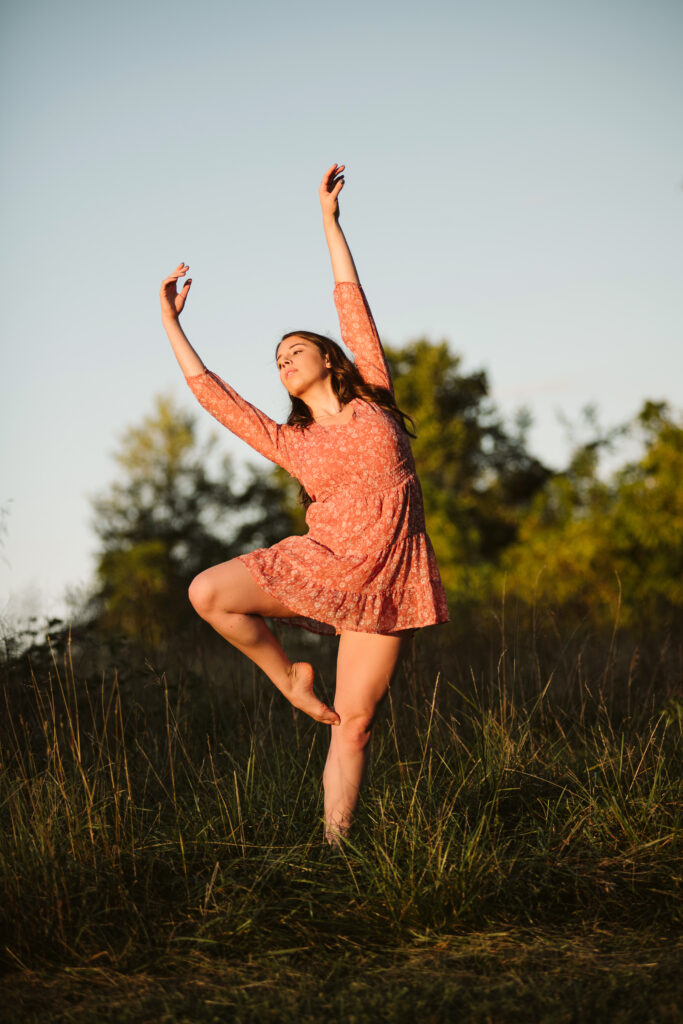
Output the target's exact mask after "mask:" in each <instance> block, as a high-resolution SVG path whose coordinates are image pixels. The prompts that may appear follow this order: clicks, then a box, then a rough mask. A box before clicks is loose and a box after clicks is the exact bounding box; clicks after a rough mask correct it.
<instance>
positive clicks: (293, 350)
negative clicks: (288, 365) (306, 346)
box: [278, 348, 301, 370]
mask: <svg viewBox="0 0 683 1024" xmlns="http://www.w3.org/2000/svg"><path fill="white" fill-rule="evenodd" d="M297 352H301V349H300V348H295V349H292V351H291V352H290V355H292V356H293V355H295V354H296V353H297ZM284 365H285V364H284V363H280V364H279V365H278V369H279V370H281V369H282V367H283V366H284Z"/></svg>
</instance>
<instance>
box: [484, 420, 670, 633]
mask: <svg viewBox="0 0 683 1024" xmlns="http://www.w3.org/2000/svg"><path fill="white" fill-rule="evenodd" d="M619 435H623V436H624V437H629V438H631V439H634V438H638V439H639V440H640V442H641V444H642V454H641V456H640V457H639V458H637V459H636V460H634V461H632V462H630V463H628V464H627V465H626V466H624V467H622V468H621V469H619V470H617V471H616V472H614V473H613V474H612V475H611V477H610V478H609V479H607V480H604V479H602V478H601V477H600V475H599V473H598V456H599V453H600V451H601V450H602V448H604V447H606V446H608V445H609V444H610V443H612V442H613V440H614V438H615V436H619ZM682 538H683V426H682V425H681V424H680V423H677V422H676V421H675V419H674V417H673V415H672V413H671V411H670V409H669V407H668V406H667V405H666V403H654V402H646V403H645V404H644V405H643V408H642V409H641V411H640V413H639V414H638V415H637V416H636V417H635V418H634V419H633V420H632V421H631V423H629V424H627V425H626V426H625V427H620V428H617V430H615V431H613V432H612V433H611V435H609V436H607V435H603V436H599V437H597V438H596V439H594V440H593V441H591V442H589V443H587V444H583V445H581V446H579V447H577V448H576V450H575V452H574V454H573V456H572V459H571V461H570V465H569V467H568V468H567V470H566V471H565V472H563V473H559V474H557V475H556V476H555V477H554V479H552V480H551V481H549V482H548V484H547V485H546V486H545V488H544V489H543V490H542V491H541V492H539V493H538V494H537V495H536V497H535V499H534V501H533V503H532V505H531V507H530V509H529V512H528V513H527V515H526V516H525V517H524V519H523V521H522V523H521V525H520V530H519V535H518V540H517V543H516V544H514V545H513V546H511V547H510V548H509V549H508V551H507V552H506V554H505V556H504V559H503V562H502V567H503V569H504V570H505V571H506V572H507V574H508V577H509V579H508V587H509V589H510V590H513V591H514V592H515V593H517V594H518V595H519V596H521V597H522V598H523V599H524V600H525V601H526V602H527V603H532V602H534V601H541V602H543V603H544V604H549V605H551V606H554V607H556V608H558V609H560V610H561V611H562V614H563V616H564V618H565V621H566V620H567V617H568V616H572V617H574V618H586V617H587V618H589V619H590V620H591V621H593V622H594V623H596V624H601V625H604V626H608V625H610V624H611V623H613V622H615V621H616V617H617V615H619V621H620V622H621V624H622V625H624V626H627V627H629V628H630V629H632V630H634V631H636V632H647V631H648V630H653V629H654V630H656V631H657V632H658V633H660V632H661V628H662V626H665V625H666V624H670V623H672V622H673V621H674V620H675V618H676V617H677V616H679V615H680V613H681V610H683V582H682V581H683V540H682Z"/></svg>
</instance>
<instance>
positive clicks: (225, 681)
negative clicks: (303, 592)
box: [0, 625, 683, 1024]
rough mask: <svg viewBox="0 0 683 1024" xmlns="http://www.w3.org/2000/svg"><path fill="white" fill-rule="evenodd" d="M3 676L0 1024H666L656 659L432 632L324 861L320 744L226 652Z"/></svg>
mask: <svg viewBox="0 0 683 1024" xmlns="http://www.w3.org/2000/svg"><path fill="white" fill-rule="evenodd" d="M284 635H285V639H286V644H287V646H288V649H290V651H291V653H292V656H293V657H297V658H300V657H311V656H312V657H313V659H314V660H315V661H316V664H317V665H318V667H319V676H318V679H319V688H320V692H321V694H322V695H323V696H325V697H327V698H330V697H331V689H332V681H333V672H334V660H333V647H332V646H331V642H330V641H323V642H321V641H319V640H318V639H317V638H316V639H315V640H314V639H312V638H307V637H296V638H292V635H291V633H290V634H287V633H285V634H284ZM539 635H540V631H539ZM520 636H522V637H523V638H526V639H525V642H522V640H520ZM326 643H327V644H330V645H329V646H325V644H326ZM541 646H543V650H541V649H540V648H541ZM3 671H4V676H3V690H4V700H3V702H4V703H6V708H4V709H3V716H2V717H3V722H2V782H1V791H0V805H1V807H2V811H1V813H2V819H1V822H0V824H1V827H2V828H1V837H0V873H1V875H2V882H1V885H2V888H1V890H0V892H1V897H0V898H1V909H0V914H1V920H0V928H1V931H2V936H1V938H2V942H1V943H0V945H1V947H2V961H3V967H4V971H5V974H4V977H3V982H2V990H3V993H4V995H5V998H4V999H3V1000H2V1004H1V1005H0V1021H15V1020H16V1021H22V1024H23V1022H26V1024H29V1022H36V1024H37V1022H39V1021H40V1022H44V1021H64V1022H85V1021H88V1022H91V1021H112V1022H114V1021H116V1022H119V1021H120V1022H124V1021H125V1022H133V1021H169V1022H170V1021H178V1022H180V1021H202V1022H204V1021H206V1022H209V1021H244V1022H247V1021H254V1022H256V1021H259V1022H261V1021H273V1022H292V1024H294V1022H308V1021H314V1020H315V1021H318V1020H321V1019H328V1020H340V1021H349V1022H354V1021H355V1022H359V1024H360V1022H365V1021H368V1022H370V1021H373V1022H374V1021H396V1022H398V1021H411V1022H412V1021H413V1020H419V1021H421V1022H423V1021H424V1022H431V1021H435V1022H436V1021H460V1020H462V1021H474V1022H479V1021H481V1022H482V1024H483V1022H492V1024H497V1022H501V1021H520V1022H521V1021H544V1022H545V1021H547V1022H549V1024H550V1022H553V1024H555V1022H565V1021H566V1022H570V1021H591V1022H599V1021H605V1022H610V1024H614V1022H617V1024H618V1022H621V1021H644V1022H645V1021H662V1022H669V1021H670V1022H672V1024H673V1022H674V1021H677V1020H679V1019H680V1017H679V1010H678V1005H679V1003H680V983H679V981H678V977H679V974H680V967H681V955H680V954H681V944H680V903H679V900H680V881H681V860H680V806H681V803H680V795H681V793H680V780H681V729H682V725H683V701H682V700H681V694H680V651H679V652H677V651H676V650H675V649H673V647H672V645H671V644H669V645H668V646H666V645H664V646H663V647H662V648H661V649H659V650H658V651H657V652H655V653H654V654H653V653H650V654H649V655H647V656H646V655H645V654H644V653H643V652H637V651H636V652H634V651H633V650H630V649H629V648H628V645H622V647H620V645H619V643H618V642H616V641H614V640H613V642H612V643H611V644H609V645H608V646H605V644H604V642H603V641H601V640H600V639H599V638H594V637H591V635H590V633H589V632H584V633H580V632H579V633H577V634H574V635H573V636H571V637H570V638H569V639H562V638H560V637H558V636H556V635H553V632H552V630H548V631H547V636H546V639H545V640H544V642H543V645H541V644H540V642H539V639H538V636H537V635H534V636H533V637H527V636H526V633H524V634H522V633H518V634H517V635H515V636H514V637H513V640H512V641H508V640H507V638H506V637H505V636H504V635H495V636H488V635H484V634H482V635H481V636H479V637H477V636H470V637H469V638H468V643H467V645H464V644H463V641H462V638H458V637H456V636H455V633H454V631H453V630H452V629H451V627H450V625H449V627H439V628H438V629H436V630H431V629H428V630H423V631H421V633H419V634H418V635H417V636H416V638H415V640H414V641H413V642H412V644H411V645H410V647H409V648H408V649H407V650H406V653H405V655H404V658H403V660H402V662H401V665H400V667H399V670H398V673H397V676H396V679H395V681H394V683H393V685H392V689H391V693H390V696H389V698H388V699H387V701H386V703H385V705H384V707H383V709H382V713H381V716H380V719H379V721H378V723H377V726H376V733H375V735H374V737H373V748H372V756H371V763H370V767H369V772H368V777H367V781H366V787H365V790H364V798H363V802H362V805H361V808H360V813H359V817H358V820H357V825H356V828H355V831H354V833H353V837H352V839H351V840H350V841H349V842H347V843H345V844H344V846H343V848H342V849H341V850H338V851H336V850H331V849H329V848H328V847H327V846H326V845H325V844H324V842H323V830H322V824H321V817H322V793H321V786H320V777H321V772H322V764H323V761H324V756H325V746H326V739H327V732H326V729H325V728H324V727H320V726H317V725H316V724H315V723H313V722H311V721H310V720H308V719H306V718H304V716H302V715H301V714H299V713H297V712H293V711H292V709H291V708H290V707H289V706H288V705H287V704H286V703H285V701H284V700H283V698H282V697H281V696H280V695H279V694H278V693H277V692H276V691H275V690H274V688H272V687H271V686H270V684H269V683H268V681H267V680H266V679H265V677H264V676H262V674H261V673H260V672H258V671H257V670H255V669H254V668H253V666H252V665H251V663H249V662H248V661H247V660H246V659H244V658H242V657H241V656H240V655H238V654H236V652H234V651H232V649H230V648H229V646H228V645H225V644H222V643H221V642H220V641H219V639H218V638H215V642H214V641H212V640H211V638H210V637H209V636H208V634H207V635H203V636H202V640H201V643H197V644H196V645H195V646H194V647H193V648H192V650H189V649H188V647H187V645H186V646H185V647H184V648H179V649H178V650H175V651H172V650H170V649H169V650H168V651H166V652H164V653H161V654H160V653H158V652H157V653H156V654H155V655H153V656H149V657H145V656H143V655H137V656H136V655H134V654H133V653H132V652H131V651H125V650H123V649H118V650H107V649H105V646H104V645H103V644H102V643H101V642H99V641H98V640H97V639H96V638H90V640H88V638H87V636H85V637H80V638H79V639H78V640H77V641H74V640H69V639H67V638H61V639H58V640H57V641H54V642H53V643H52V644H51V645H50V649H49V651H47V652H46V651H45V650H41V649H38V648H35V649H34V650H32V651H30V652H28V654H27V655H24V656H23V657H21V658H17V659H14V660H13V661H10V662H8V663H7V664H6V665H5V668H4V670H3Z"/></svg>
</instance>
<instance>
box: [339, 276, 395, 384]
mask: <svg viewBox="0 0 683 1024" xmlns="http://www.w3.org/2000/svg"><path fill="white" fill-rule="evenodd" d="M334 304H335V306H336V307H337V315H338V316H339V330H340V331H341V336H342V341H343V342H344V344H345V345H346V346H347V348H349V349H350V350H351V351H352V352H353V355H354V359H355V362H356V366H357V367H358V371H359V373H360V375H361V377H362V378H363V380H364V381H366V383H368V384H378V385H379V386H380V387H383V388H389V390H390V391H391V393H392V395H393V394H394V386H393V383H392V380H391V373H390V371H389V364H388V363H387V360H386V356H385V355H384V350H383V348H382V344H381V342H380V340H379V335H378V333H377V328H376V327H375V321H374V320H373V318H372V313H371V312H370V307H369V306H368V302H367V299H366V298H365V294H364V292H363V289H362V288H361V286H360V285H359V284H356V283H355V282H354V281H340V282H339V283H338V284H336V285H335V289H334Z"/></svg>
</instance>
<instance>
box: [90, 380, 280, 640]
mask: <svg viewBox="0 0 683 1024" xmlns="http://www.w3.org/2000/svg"><path fill="white" fill-rule="evenodd" d="M195 424H196V418H195V416H194V415H192V414H189V413H187V412H184V411H183V410H182V409H181V408H177V407H176V406H175V405H174V403H173V401H172V399H169V398H166V397H163V396H158V397H157V398H156V403H155V409H154V412H153V413H152V414H151V415H149V416H146V417H145V419H144V421H143V422H142V424H141V425H140V426H135V427H130V428H129V429H128V430H127V431H125V433H124V435H123V437H122V439H121V443H120V447H119V449H118V451H117V452H115V454H114V458H115V460H116V462H117V464H118V467H119V470H120V471H121V478H120V479H119V480H117V481H116V482H115V483H113V484H112V486H111V487H110V489H109V491H108V492H107V493H106V494H104V495H99V496H95V497H94V498H93V499H92V504H93V508H94V513H95V514H94V518H93V527H94V529H95V532H96V534H97V536H98V537H99V540H100V543H101V548H100V551H99V554H98V556H97V567H96V572H97V593H96V597H95V604H96V608H97V614H98V617H99V620H100V624H101V625H102V626H103V627H104V628H105V629H108V630H110V631H114V632H120V633H123V634H125V635H128V636H130V637H134V638H136V639H137V640H140V641H142V642H143V643H152V644H154V643H157V642H159V640H160V639H161V638H162V636H164V635H165V634H168V633H169V631H177V630H179V629H182V628H183V627H184V625H186V624H187V622H188V617H189V616H192V615H194V612H193V611H192V609H191V608H190V606H189V604H188V598H187V587H188V585H189V583H190V581H191V580H192V578H193V576H195V575H196V574H197V573H198V572H201V570H203V569H206V568H208V567H209V566H211V565H215V564H217V563H219V562H224V561H226V560H228V559H230V558H233V557H234V556H235V555H237V554H241V553H242V552H244V551H245V550H250V549H253V548H257V547H267V546H269V545H271V544H274V543H275V542H276V541H277V540H279V539H281V538H282V537H283V536H285V535H286V533H287V532H288V531H289V532H291V529H290V526H291V523H292V521H293V513H292V511H291V509H290V508H289V504H290V499H289V498H288V495H287V493H286V492H284V491H283V488H282V485H281V483H280V482H279V480H278V479H277V478H276V477H275V476H274V475H273V473H270V472H268V471H266V472H265V473H264V472H263V471H261V470H259V469H256V468H255V467H254V466H252V465H250V464H247V465H246V466H245V476H246V480H245V482H244V483H243V484H242V486H239V487H238V486H237V484H236V480H235V477H236V473H235V468H234V465H233V460H232V458H231V457H230V456H229V455H224V456H223V457H222V459H221V460H220V462H219V468H218V472H217V474H216V475H211V474H210V472H209V468H208V467H209V464H210V461H211V457H212V455H213V453H214V450H215V446H216V444H217V442H218V434H217V433H216V432H213V433H212V434H211V435H210V437H209V439H208V441H207V442H206V443H205V444H204V445H200V444H199V442H198V440H197V436H196V429H195ZM288 479H289V478H288ZM292 482H293V481H292Z"/></svg>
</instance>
